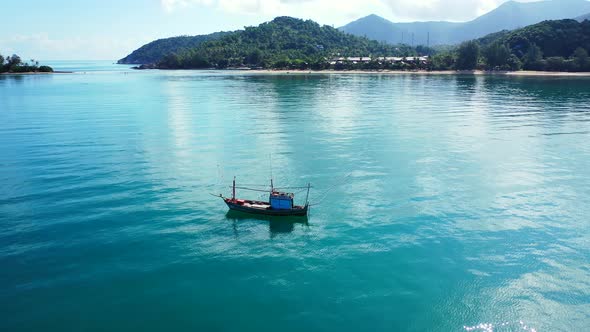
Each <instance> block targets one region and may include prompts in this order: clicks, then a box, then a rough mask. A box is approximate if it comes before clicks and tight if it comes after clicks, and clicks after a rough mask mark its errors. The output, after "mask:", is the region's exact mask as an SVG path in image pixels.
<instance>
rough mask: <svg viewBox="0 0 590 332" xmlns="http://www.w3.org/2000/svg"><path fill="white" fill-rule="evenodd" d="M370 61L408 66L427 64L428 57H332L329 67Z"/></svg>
mask: <svg viewBox="0 0 590 332" xmlns="http://www.w3.org/2000/svg"><path fill="white" fill-rule="evenodd" d="M371 61H377V62H379V63H381V64H404V63H405V64H410V63H417V62H418V63H420V64H427V63H428V56H418V57H413V56H411V57H395V56H387V57H375V58H371V57H370V56H360V57H334V58H332V59H331V60H330V65H336V64H343V63H352V64H358V63H369V62H371Z"/></svg>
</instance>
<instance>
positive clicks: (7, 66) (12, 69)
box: [0, 54, 53, 73]
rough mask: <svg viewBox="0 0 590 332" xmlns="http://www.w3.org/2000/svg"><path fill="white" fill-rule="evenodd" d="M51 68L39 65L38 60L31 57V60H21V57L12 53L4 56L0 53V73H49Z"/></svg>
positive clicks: (51, 70)
mask: <svg viewBox="0 0 590 332" xmlns="http://www.w3.org/2000/svg"><path fill="white" fill-rule="evenodd" d="M51 72H53V68H51V67H49V66H39V62H38V61H35V60H34V59H31V62H30V63H28V62H23V61H22V59H21V58H20V57H19V56H18V55H16V54H13V55H12V56H7V57H6V58H4V56H2V54H0V73H51Z"/></svg>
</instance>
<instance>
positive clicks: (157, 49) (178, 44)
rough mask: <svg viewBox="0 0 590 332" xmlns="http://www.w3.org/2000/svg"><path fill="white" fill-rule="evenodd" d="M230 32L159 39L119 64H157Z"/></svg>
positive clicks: (139, 49)
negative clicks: (166, 56)
mask: <svg viewBox="0 0 590 332" xmlns="http://www.w3.org/2000/svg"><path fill="white" fill-rule="evenodd" d="M227 34H229V32H216V33H212V34H209V35H198V36H179V37H171V38H164V39H158V40H155V41H153V42H150V43H148V44H145V45H143V46H142V47H140V48H138V49H137V50H135V51H133V53H131V54H129V55H128V56H126V57H124V58H123V59H121V60H119V61H118V62H117V63H120V64H150V63H155V62H157V61H159V60H160V59H162V57H164V55H166V54H169V53H178V52H182V51H185V50H188V49H191V48H194V47H197V46H199V45H200V44H201V43H203V42H205V41H208V40H214V39H219V38H221V37H223V36H225V35H227Z"/></svg>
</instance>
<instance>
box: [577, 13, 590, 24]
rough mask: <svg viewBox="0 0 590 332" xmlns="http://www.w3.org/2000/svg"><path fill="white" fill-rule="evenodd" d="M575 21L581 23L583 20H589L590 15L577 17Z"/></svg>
mask: <svg viewBox="0 0 590 332" xmlns="http://www.w3.org/2000/svg"><path fill="white" fill-rule="evenodd" d="M576 20H577V21H579V22H582V21H584V20H590V13H588V14H586V15H582V16H578V17H576Z"/></svg>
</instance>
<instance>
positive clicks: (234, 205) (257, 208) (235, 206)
mask: <svg viewBox="0 0 590 332" xmlns="http://www.w3.org/2000/svg"><path fill="white" fill-rule="evenodd" d="M224 201H225V204H227V207H229V209H230V210H233V211H240V212H244V213H251V214H261V215H266V216H301V217H304V216H307V210H308V207H307V206H295V207H294V208H292V209H287V210H278V209H272V208H271V207H270V205H269V204H268V203H264V202H254V201H243V200H231V199H228V198H226V199H224ZM252 205H254V206H252Z"/></svg>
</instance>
